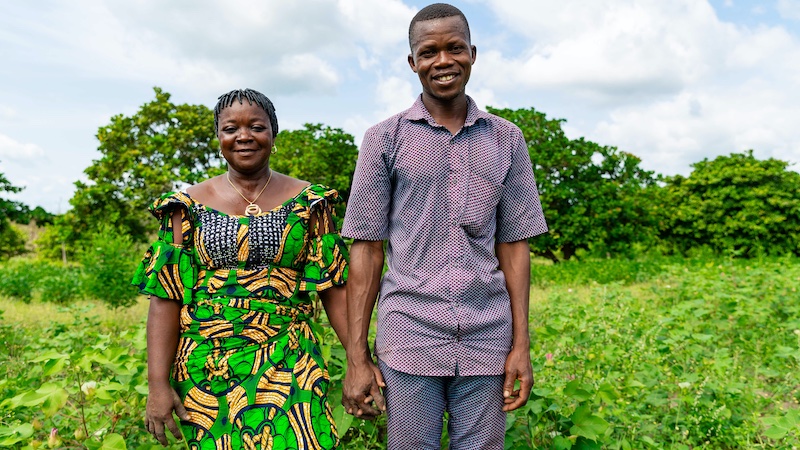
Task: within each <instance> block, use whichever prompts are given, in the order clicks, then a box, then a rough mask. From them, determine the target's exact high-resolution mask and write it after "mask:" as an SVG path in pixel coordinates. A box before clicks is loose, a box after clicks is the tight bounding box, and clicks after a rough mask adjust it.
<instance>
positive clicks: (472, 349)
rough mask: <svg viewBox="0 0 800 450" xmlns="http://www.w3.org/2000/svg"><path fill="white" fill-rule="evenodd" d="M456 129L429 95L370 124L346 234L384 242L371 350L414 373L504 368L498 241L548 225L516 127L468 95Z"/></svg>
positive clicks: (505, 310) (504, 296) (506, 345)
mask: <svg viewBox="0 0 800 450" xmlns="http://www.w3.org/2000/svg"><path fill="white" fill-rule="evenodd" d="M467 102H468V110H467V118H466V121H465V123H464V126H463V127H462V128H461V130H459V131H458V133H456V134H455V135H453V134H451V133H450V131H448V130H447V128H445V127H444V126H442V125H439V124H437V123H436V121H435V120H434V119H433V117H432V116H431V115H430V113H429V112H428V110H427V109H426V108H425V106H424V105H423V103H422V97H421V96H420V98H418V99H417V101H416V102H415V103H414V105H413V106H412V107H411V108H410V109H408V110H406V111H404V112H402V113H400V114H397V115H395V116H393V117H391V118H389V119H387V120H385V121H383V122H381V123H379V124H377V125H375V126H373V127H372V128H370V129H369V130H367V133H366V135H365V137H364V140H363V142H362V145H361V150H360V152H359V156H358V163H357V165H356V171H355V175H354V178H353V186H352V188H351V193H350V199H349V201H348V205H347V212H346V214H345V220H344V226H343V228H342V235H343V236H346V237H350V238H354V239H359V240H369V241H379V240H388V244H387V262H388V270H387V272H386V273H385V275H384V277H383V279H382V280H381V289H380V298H379V300H378V334H377V339H376V341H375V350H376V353H377V355H378V358H380V359H381V361H383V362H384V363H386V364H387V365H388V366H389V367H391V368H393V369H395V370H398V371H401V372H405V373H409V374H412V375H428V376H454V375H461V376H472V375H500V374H502V373H503V370H504V364H505V358H506V356H507V355H508V352H509V350H510V348H511V338H512V333H511V303H510V299H509V295H508V291H507V290H506V284H505V278H504V276H503V273H502V272H501V271H500V270H499V268H498V260H497V257H496V256H495V253H494V245H495V242H513V241H518V240H522V239H527V238H530V237H533V236H536V235H539V234H541V233H544V232H546V231H547V225H546V223H545V220H544V216H543V214H542V206H541V203H540V201H539V194H538V191H537V189H536V183H535V180H534V178H533V170H532V166H531V160H530V156H529V155H528V149H527V146H526V143H525V139H524V138H523V136H522V132H521V131H520V129H519V128H518V127H517V126H515V125H514V124H512V123H511V122H509V121H507V120H504V119H502V118H499V117H497V116H494V115H491V114H489V113H486V112H483V111H480V110H478V108H477V107H476V105H475V102H474V101H473V100H472V99H471V98H469V97H467Z"/></svg>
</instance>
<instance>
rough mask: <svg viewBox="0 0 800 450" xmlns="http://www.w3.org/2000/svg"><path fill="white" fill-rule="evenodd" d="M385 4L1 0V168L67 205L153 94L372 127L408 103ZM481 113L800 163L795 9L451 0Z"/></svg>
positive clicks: (628, 0)
mask: <svg viewBox="0 0 800 450" xmlns="http://www.w3.org/2000/svg"><path fill="white" fill-rule="evenodd" d="M427 3H428V2H419V1H400V0H303V1H295V2H286V1H285V0H280V1H279V0H268V1H251V0H229V1H225V2H223V1H210V0H173V1H169V2H164V1H157V0H109V1H105V2H93V1H89V0H75V1H55V0H42V1H38V2H2V3H0V55H2V57H3V64H2V65H0V172H2V173H4V174H5V175H6V177H7V178H9V180H10V181H11V182H12V183H13V184H15V185H17V186H23V187H25V190H24V191H23V192H22V193H20V194H18V195H16V196H15V198H17V199H19V200H21V201H23V202H25V203H26V204H29V205H31V206H36V205H41V206H43V207H45V208H46V209H47V210H49V211H51V212H56V213H58V212H63V211H65V210H66V209H68V208H69V203H68V201H69V198H70V197H71V196H72V193H73V191H74V182H75V181H76V180H79V179H84V174H83V170H84V169H85V168H86V167H88V166H89V165H90V164H91V162H92V160H93V159H95V158H98V157H99V154H98V152H97V150H96V149H97V141H96V139H95V134H96V132H97V129H98V127H100V126H102V125H104V124H107V123H108V122H109V120H110V118H111V117H112V116H113V115H116V114H126V115H129V114H133V113H135V112H136V110H137V109H138V107H139V106H140V105H142V104H143V103H146V102H148V101H150V100H151V99H152V98H153V91H152V88H153V87H154V86H159V87H161V88H163V89H164V90H166V91H167V92H169V93H171V94H172V99H173V101H175V102H177V103H196V104H204V105H207V106H209V107H212V106H213V105H214V103H215V102H216V98H217V96H218V95H220V94H221V93H223V92H226V91H228V90H230V89H232V88H235V87H252V88H254V89H258V90H260V91H262V92H264V93H265V94H267V95H268V96H269V97H270V98H271V99H272V100H273V101H274V103H275V105H276V107H277V112H278V117H279V121H280V125H281V128H282V129H294V128H299V127H301V126H302V124H303V123H307V122H310V123H323V124H326V125H331V126H335V127H340V128H342V129H344V130H345V131H347V132H349V133H351V134H353V135H354V136H355V139H356V142H360V141H361V136H362V135H363V132H364V130H366V128H367V127H368V126H370V125H371V124H373V123H375V122H377V121H379V120H381V119H383V118H385V117H387V116H389V115H391V114H393V113H395V112H397V111H399V110H401V109H405V108H407V107H408V106H409V105H410V104H411V103H412V102H413V100H414V99H415V97H416V96H417V95H418V94H419V90H420V89H419V82H418V80H417V79H416V76H415V74H414V73H413V72H411V70H410V69H409V68H408V65H407V63H406V55H407V53H408V46H407V38H406V36H407V28H408V22H409V20H410V19H411V17H412V16H413V14H414V13H415V12H416V11H417V10H419V8H421V7H423V6H425V5H426V4H427ZM452 3H453V4H454V5H456V6H458V7H459V8H461V9H462V10H463V11H464V13H465V14H466V16H467V18H468V19H469V21H470V25H471V28H472V37H473V44H475V45H476V46H477V48H478V58H477V61H476V64H475V66H474V68H473V75H472V79H471V81H470V84H469V85H468V87H467V92H468V94H470V95H472V96H473V98H475V100H476V101H477V102H478V104H479V105H480V106H486V105H491V106H496V107H508V108H530V107H533V108H536V109H537V110H539V111H542V112H544V113H546V114H547V115H548V116H549V117H553V118H563V119H565V120H566V123H565V125H564V128H565V130H566V131H567V133H568V134H569V135H570V136H571V137H580V136H583V137H586V138H587V139H590V140H593V141H595V142H598V143H600V144H603V145H611V146H616V147H619V148H620V149H622V150H625V151H628V152H631V153H633V154H635V155H637V156H639V157H640V158H641V159H642V164H643V165H644V167H645V168H647V169H650V170H655V171H657V172H658V173H663V174H666V175H672V174H676V173H681V174H688V173H689V171H690V170H691V168H690V164H692V163H694V162H697V161H700V160H702V159H704V158H713V157H715V156H717V155H721V154H729V153H731V152H741V151H744V150H747V149H753V150H754V153H755V154H756V155H757V156H758V157H760V158H769V157H776V158H779V159H782V160H785V161H789V162H792V163H795V164H796V165H795V166H794V169H795V170H798V165H800V126H798V125H797V124H798V123H800V106H798V105H800V0H768V1H739V0H712V1H705V0H670V1H668V2H667V1H662V0H610V1H606V2H598V1H596V0H570V1H564V2H553V1H550V0H526V1H520V0H467V1H453V2H452Z"/></svg>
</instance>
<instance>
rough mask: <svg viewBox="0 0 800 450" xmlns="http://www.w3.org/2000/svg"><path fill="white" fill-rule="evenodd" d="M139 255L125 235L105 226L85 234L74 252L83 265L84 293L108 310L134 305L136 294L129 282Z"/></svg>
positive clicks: (128, 237)
mask: <svg viewBox="0 0 800 450" xmlns="http://www.w3.org/2000/svg"><path fill="white" fill-rule="evenodd" d="M140 256H141V254H140V252H138V251H137V248H136V246H135V245H134V244H133V241H132V240H131V238H130V236H129V235H127V234H125V233H121V232H119V231H118V230H116V229H115V228H113V227H111V226H108V225H104V226H101V227H100V228H99V229H98V230H97V231H96V232H94V233H92V234H90V235H89V237H88V239H87V240H86V241H85V242H84V243H82V245H81V250H80V251H79V252H78V259H79V260H80V262H81V265H82V266H83V291H84V294H85V295H86V296H87V297H91V298H96V299H98V300H101V301H103V302H104V303H106V304H107V305H108V306H111V307H112V308H118V307H125V306H130V305H132V304H134V303H135V302H136V297H137V296H138V292H137V290H136V289H135V288H134V287H133V286H131V284H130V280H131V277H132V276H133V272H134V269H135V267H136V262H137V260H138V258H139V257H140Z"/></svg>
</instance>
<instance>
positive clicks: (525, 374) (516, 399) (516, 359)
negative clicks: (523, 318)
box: [503, 347, 533, 412]
mask: <svg viewBox="0 0 800 450" xmlns="http://www.w3.org/2000/svg"><path fill="white" fill-rule="evenodd" d="M505 371H506V379H505V383H504V384H503V402H504V403H505V405H504V406H503V411H506V412H509V411H513V410H515V409H517V408H519V407H521V406H524V405H525V403H527V402H528V397H530V395H531V388H532V387H533V368H532V367H531V354H530V351H529V350H528V349H527V348H525V347H514V348H512V349H511V352H510V353H509V354H508V357H507V358H506V369H505ZM517 380H519V389H516V390H515V389H514V383H515V382H516V381H517Z"/></svg>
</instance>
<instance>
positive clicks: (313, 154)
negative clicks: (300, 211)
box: [270, 123, 358, 218]
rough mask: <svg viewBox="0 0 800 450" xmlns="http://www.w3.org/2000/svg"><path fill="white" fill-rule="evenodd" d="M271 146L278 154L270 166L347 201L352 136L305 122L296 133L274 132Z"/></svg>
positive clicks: (339, 210) (353, 164)
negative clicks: (273, 141)
mask: <svg viewBox="0 0 800 450" xmlns="http://www.w3.org/2000/svg"><path fill="white" fill-rule="evenodd" d="M275 146H276V147H277V148H278V153H276V154H274V155H273V156H272V157H271V158H270V167H272V168H273V169H275V170H277V171H278V172H281V173H285V174H287V175H290V176H293V177H295V178H300V179H304V180H307V181H309V182H311V183H321V184H324V185H327V186H329V187H332V188H334V189H336V190H337V191H339V194H340V195H341V197H342V198H343V199H345V200H347V198H348V196H349V194H350V183H351V182H352V180H353V172H354V171H355V168H356V160H357V159H358V147H357V146H356V145H355V143H354V140H353V136H352V135H350V134H347V133H345V132H344V131H342V130H341V129H339V128H331V127H328V126H325V125H322V124H308V123H307V124H305V125H304V128H302V129H300V130H291V131H281V132H280V133H278V138H277V139H276V142H275ZM337 216H338V217H340V218H341V217H344V206H343V205H339V206H337Z"/></svg>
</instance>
